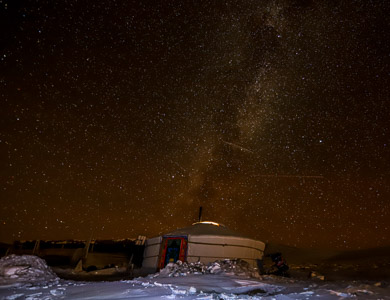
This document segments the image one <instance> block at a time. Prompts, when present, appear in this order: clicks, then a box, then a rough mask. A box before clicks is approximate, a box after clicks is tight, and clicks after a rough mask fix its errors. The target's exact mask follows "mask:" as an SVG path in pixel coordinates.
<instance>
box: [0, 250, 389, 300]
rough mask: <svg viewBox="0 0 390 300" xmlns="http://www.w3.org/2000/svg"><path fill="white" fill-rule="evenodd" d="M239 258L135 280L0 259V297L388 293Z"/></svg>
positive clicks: (385, 287) (384, 285) (373, 285)
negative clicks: (93, 278) (76, 274)
mask: <svg viewBox="0 0 390 300" xmlns="http://www.w3.org/2000/svg"><path fill="white" fill-rule="evenodd" d="M253 275H254V274H253V270H251V269H250V268H248V267H247V266H246V265H245V264H243V263H241V262H240V261H227V260H225V261H218V262H215V263H213V264H210V265H207V266H205V265H202V264H186V263H180V262H179V263H176V264H170V265H168V266H167V267H166V268H165V269H163V270H161V272H159V273H156V274H153V275H150V276H147V277H139V278H136V279H133V280H120V281H113V282H87V281H86V282H80V281H79V282H76V281H71V280H63V279H59V278H58V277H57V276H56V275H55V274H54V273H53V272H52V271H51V270H50V268H49V267H48V266H47V265H46V264H45V262H44V261H43V260H41V259H39V258H37V257H34V256H27V255H24V256H15V255H12V256H8V257H4V258H2V259H1V260H0V299H4V300H11V299H30V300H32V299H75V300H77V299H79V300H86V299H98V300H99V299H112V300H120V299H253V300H256V299H276V300H290V299H347V298H353V299H390V291H389V283H388V282H384V281H383V282H381V284H378V283H377V282H359V281H335V282H327V281H321V280H320V281H318V280H317V281H316V280H312V279H309V278H308V279H306V280H296V279H292V278H281V277H275V276H262V277H260V276H253Z"/></svg>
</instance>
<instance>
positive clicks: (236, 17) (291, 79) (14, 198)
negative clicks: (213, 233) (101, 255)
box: [0, 0, 390, 248]
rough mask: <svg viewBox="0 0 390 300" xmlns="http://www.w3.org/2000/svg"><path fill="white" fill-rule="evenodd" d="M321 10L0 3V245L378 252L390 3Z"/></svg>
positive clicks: (388, 226) (300, 5) (382, 228)
mask: <svg viewBox="0 0 390 300" xmlns="http://www.w3.org/2000/svg"><path fill="white" fill-rule="evenodd" d="M317 2H318V1H309V0H308V1H252V0H248V1H241V2H236V1H214V2H213V1H211V2H209V1H153V3H152V2H150V3H146V2H145V1H118V0H116V1H76V0H75V1H72V0H67V1H54V2H53V1H33V0H30V1H19V0H18V1H7V0H3V1H1V2H0V6H1V20H2V21H1V22H2V28H3V30H2V33H1V40H2V42H1V48H0V49H1V53H0V55H1V58H0V59H1V61H0V62H1V70H2V72H1V77H0V78H1V79H0V84H1V110H0V117H1V118H0V119H1V121H0V122H1V127H0V153H1V156H0V159H1V161H0V162H1V170H0V175H1V178H2V183H1V194H0V197H1V198H0V200H1V208H0V221H1V225H0V226H1V230H0V239H1V240H3V241H12V240H15V239H65V238H75V239H76V238H77V239H87V238H88V237H89V236H90V235H91V234H93V235H94V237H95V238H107V239H110V238H115V239H116V238H131V237H135V236H137V235H140V234H142V235H147V236H154V235H157V234H160V233H162V232H165V231H168V230H172V229H175V228H177V227H184V226H187V225H189V224H191V223H192V222H195V221H196V220H197V213H198V211H197V210H198V207H199V206H203V208H204V219H210V220H213V221H218V222H221V223H223V224H225V225H226V226H228V227H229V228H231V229H233V230H237V231H239V232H242V233H243V234H245V235H248V236H251V237H253V238H257V239H260V240H263V241H270V242H275V243H283V244H289V245H295V246H300V247H329V248H357V247H369V246H384V245H389V240H388V237H389V235H390V215H389V214H390V210H389V208H390V207H389V206H390V169H389V165H390V150H389V148H390V122H389V116H390V104H389V100H390V99H389V74H390V73H389V71H390V68H389V63H390V62H389V60H390V59H389V58H390V46H389V38H390V34H389V32H390V28H389V17H388V16H389V12H390V11H389V8H390V5H389V4H388V1H326V2H324V1H320V2H319V3H317ZM4 28H5V30H4Z"/></svg>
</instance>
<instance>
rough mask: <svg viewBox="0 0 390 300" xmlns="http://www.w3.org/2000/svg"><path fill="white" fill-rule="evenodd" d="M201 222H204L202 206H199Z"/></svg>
mask: <svg viewBox="0 0 390 300" xmlns="http://www.w3.org/2000/svg"><path fill="white" fill-rule="evenodd" d="M199 222H202V206H199Z"/></svg>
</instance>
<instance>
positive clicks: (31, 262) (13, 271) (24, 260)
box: [0, 254, 58, 284]
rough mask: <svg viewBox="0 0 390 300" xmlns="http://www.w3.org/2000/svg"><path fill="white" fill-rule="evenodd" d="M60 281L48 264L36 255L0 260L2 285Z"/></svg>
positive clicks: (6, 257) (9, 257)
mask: <svg viewBox="0 0 390 300" xmlns="http://www.w3.org/2000/svg"><path fill="white" fill-rule="evenodd" d="M55 280H58V277H57V275H56V274H55V273H54V272H53V271H52V270H51V269H50V268H49V267H48V266H47V264H46V262H45V261H44V260H43V259H41V258H39V257H37V256H34V255H14V254H12V255H9V256H5V257H3V258H1V259H0V284H9V283H12V282H48V281H55Z"/></svg>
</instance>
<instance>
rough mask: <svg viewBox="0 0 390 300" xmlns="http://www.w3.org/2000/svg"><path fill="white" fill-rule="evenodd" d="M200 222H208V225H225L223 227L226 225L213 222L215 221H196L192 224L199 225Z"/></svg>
mask: <svg viewBox="0 0 390 300" xmlns="http://www.w3.org/2000/svg"><path fill="white" fill-rule="evenodd" d="M198 224H208V225H214V226H223V227H225V226H224V225H223V224H219V223H217V222H213V221H202V222H196V223H193V224H192V225H198Z"/></svg>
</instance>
